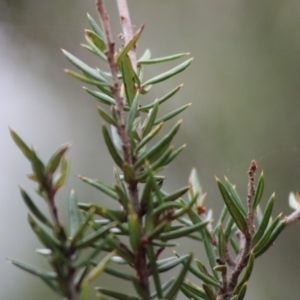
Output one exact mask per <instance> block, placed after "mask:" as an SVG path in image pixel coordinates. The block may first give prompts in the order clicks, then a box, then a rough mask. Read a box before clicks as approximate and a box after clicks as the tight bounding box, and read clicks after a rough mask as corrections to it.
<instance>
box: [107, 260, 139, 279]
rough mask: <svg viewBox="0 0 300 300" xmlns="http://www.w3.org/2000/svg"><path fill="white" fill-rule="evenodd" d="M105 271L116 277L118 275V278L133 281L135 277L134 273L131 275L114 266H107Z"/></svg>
mask: <svg viewBox="0 0 300 300" xmlns="http://www.w3.org/2000/svg"><path fill="white" fill-rule="evenodd" d="M125 263H126V261H125ZM105 273H107V274H110V275H112V276H114V277H118V278H120V279H123V280H127V281H131V282H132V281H133V278H134V276H133V275H129V274H127V273H124V272H121V271H120V270H118V269H114V268H111V267H106V268H105Z"/></svg>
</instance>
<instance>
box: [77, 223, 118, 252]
mask: <svg viewBox="0 0 300 300" xmlns="http://www.w3.org/2000/svg"><path fill="white" fill-rule="evenodd" d="M111 227H112V225H107V226H103V227H100V228H99V229H98V230H96V231H94V232H93V233H91V234H90V235H88V236H87V237H85V238H84V239H82V240H81V241H80V242H78V243H77V244H76V245H75V248H76V249H83V248H87V247H91V246H93V244H94V243H95V242H97V241H99V239H101V238H102V237H105V235H106V234H107V233H109V230H110V229H111Z"/></svg>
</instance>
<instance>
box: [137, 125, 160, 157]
mask: <svg viewBox="0 0 300 300" xmlns="http://www.w3.org/2000/svg"><path fill="white" fill-rule="evenodd" d="M163 124H164V123H163V122H161V123H159V124H158V125H156V126H155V127H154V128H153V129H152V130H151V131H150V132H149V133H148V134H147V135H146V136H145V137H144V138H143V139H142V140H141V141H140V143H138V145H137V146H136V148H135V149H134V150H135V152H136V153H138V151H139V150H140V149H141V148H143V147H144V146H145V145H146V144H147V143H148V142H149V141H151V140H152V138H153V137H155V136H156V134H157V133H158V132H159V131H160V130H161V128H162V126H163Z"/></svg>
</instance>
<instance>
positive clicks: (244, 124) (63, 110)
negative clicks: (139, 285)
mask: <svg viewBox="0 0 300 300" xmlns="http://www.w3.org/2000/svg"><path fill="white" fill-rule="evenodd" d="M106 3H107V8H108V10H109V11H110V13H111V15H112V16H111V18H112V22H113V30H114V34H115V36H116V35H117V34H118V33H119V32H120V26H119V22H118V20H117V12H116V8H115V1H106ZM129 5H130V10H131V16H132V21H133V23H134V24H135V25H136V26H137V27H138V26H139V25H140V24H141V23H142V22H145V23H146V29H145V32H144V35H143V37H142V39H141V40H140V42H139V45H138V53H139V55H141V53H142V52H143V51H144V50H145V49H146V48H148V47H149V48H150V49H151V51H152V54H153V56H156V57H159V56H164V55H168V54H172V53H178V52H187V51H189V52H191V53H192V55H193V56H194V57H195V60H194V62H193V64H192V66H191V67H190V68H189V69H188V70H187V71H185V72H184V73H182V74H180V75H179V76H177V77H175V78H174V79H172V80H170V81H168V82H167V83H166V84H159V85H157V86H155V87H154V88H153V92H151V93H150V96H148V97H146V98H145V101H151V100H153V99H155V98H156V97H160V96H162V95H164V94H165V93H167V92H168V91H169V90H170V89H172V88H174V87H175V86H177V85H178V84H180V83H181V82H184V83H185V86H184V88H183V89H182V91H180V92H179V93H178V94H177V95H176V97H175V98H174V99H173V101H171V102H167V104H165V106H164V107H163V109H164V112H163V111H162V112H161V114H163V113H165V112H167V111H169V110H170V109H171V106H173V107H174V108H176V107H179V106H181V105H183V104H186V103H189V102H192V103H193V105H192V107H191V108H190V109H188V110H187V111H186V112H184V113H183V115H182V117H183V120H184V123H183V126H182V128H181V131H180V133H179V134H178V137H177V138H176V144H177V145H180V144H182V143H187V144H188V147H187V148H186V150H185V152H184V153H183V154H182V155H181V156H180V157H179V158H178V159H177V160H176V161H175V162H174V163H173V164H172V165H171V167H170V168H169V169H167V170H166V171H165V174H166V176H167V178H168V180H167V181H166V185H165V188H166V189H167V190H172V189H174V188H176V187H179V186H183V185H185V184H186V183H187V178H188V176H189V173H190V170H191V168H192V167H196V168H197V170H198V172H199V175H200V178H201V182H202V185H203V188H204V190H205V191H207V192H208V197H207V202H206V205H207V207H212V208H213V209H214V210H215V218H217V217H218V212H219V211H220V209H221V207H222V201H221V198H220V195H219V193H218V190H217V186H216V184H215V180H214V175H217V176H218V177H220V178H223V175H226V176H227V177H228V178H230V180H231V181H232V182H234V183H236V184H237V187H238V190H239V192H240V194H241V196H243V198H244V199H246V192H247V169H248V166H249V164H250V161H251V160H252V159H256V160H257V162H258V165H259V168H260V171H261V170H264V173H265V177H266V191H265V198H264V200H265V201H266V200H267V198H268V197H269V196H270V195H271V193H272V192H273V191H275V192H276V198H277V203H276V207H275V212H274V214H275V213H279V212H280V211H283V212H284V214H288V213H289V212H290V210H289V208H288V204H287V199H288V194H289V192H290V191H297V190H300V180H299V174H300V170H299V166H300V139H299V130H300V118H299V113H300V101H299V95H300V84H299V78H300V2H299V1H296V0H286V1H279V0H274V1H267V0H260V1H258V0H252V1H245V0H244V1H241V0H239V1H237V0H229V1H214V0H213V1H200V0H197V1H196V0H189V1H179V0H164V1H159V0H151V1H146V0H129ZM86 12H89V13H90V14H92V15H93V16H94V17H96V14H95V9H94V1H76V0H73V1H71V0H52V1H38V0H14V1H12V0H1V1H0V45H1V47H0V66H1V68H0V82H1V96H0V136H1V148H0V166H1V169H0V171H1V172H0V178H1V180H0V185H1V186H0V187H1V209H0V236H1V247H0V269H1V272H0V277H1V278H0V295H1V299H6V300H21V299H31V300H37V299H41V298H42V297H43V298H44V299H47V300H48V299H53V300H56V299H59V298H58V297H56V296H55V295H53V294H52V292H51V291H49V290H48V288H47V287H45V286H44V285H43V284H42V283H41V282H40V281H38V279H36V278H34V277H32V276H27V275H26V274H25V273H24V272H22V271H19V270H17V269H16V268H15V267H13V266H11V265H9V264H8V263H7V262H6V260H5V259H6V258H7V257H12V258H17V259H20V260H22V261H26V262H28V263H33V264H37V265H39V266H41V267H45V266H46V264H45V262H44V260H43V259H42V258H41V257H39V256H38V255H37V254H34V249H35V248H37V247H39V246H40V245H39V243H38V242H37V240H36V239H35V236H34V235H33V233H32V232H31V231H30V229H29V226H28V225H27V221H26V214H27V210H26V208H25V206H24V204H23V203H22V200H21V198H20V195H19V192H18V184H21V185H22V186H24V187H25V188H26V189H27V190H28V191H30V194H31V195H34V192H33V189H32V188H33V186H32V185H31V184H30V183H29V182H28V180H27V179H26V177H25V174H26V173H28V172H30V166H29V164H28V162H27V161H26V160H25V158H23V157H22V155H21V153H20V152H19V150H18V149H17V148H16V147H15V145H14V144H13V142H12V140H11V138H10V136H9V134H8V126H12V127H13V128H14V129H16V131H17V132H18V133H19V134H20V135H21V136H22V137H23V138H24V139H25V141H27V142H28V143H32V144H34V145H35V146H36V147H37V148H38V152H39V153H40V155H41V157H42V158H44V159H46V158H48V157H49V156H50V155H51V153H52V152H53V151H54V150H55V149H56V148H57V147H58V146H59V145H60V144H62V143H64V142H67V141H72V144H73V146H72V148H71V150H70V152H69V158H70V160H71V174H70V178H69V180H68V184H67V187H66V189H65V190H64V191H63V192H61V193H60V194H59V195H58V196H59V197H58V198H59V199H58V202H59V206H60V207H61V208H62V212H61V213H62V215H63V213H65V212H66V205H67V201H66V199H67V195H68V192H69V190H70V189H71V188H75V190H76V191H77V194H78V196H79V199H80V200H81V201H86V202H88V201H95V202H97V201H107V199H102V198H101V199H100V196H99V193H97V192H95V191H94V190H93V189H92V188H90V187H88V186H86V185H84V184H82V183H81V182H79V180H77V179H76V178H75V175H76V174H83V175H86V176H89V177H92V178H93V177H97V178H100V179H101V180H105V181H107V182H111V181H112V160H111V159H110V158H109V156H108V155H107V151H106V149H105V147H104V144H103V140H102V137H101V134H100V125H101V120H100V118H99V117H98V115H97V111H96V109H95V108H96V101H94V100H93V99H92V98H91V97H90V96H89V95H87V94H85V92H84V91H83V90H81V88H80V83H79V82H76V81H75V80H73V79H72V78H70V77H68V76H67V75H65V74H64V73H63V68H65V67H69V68H70V67H71V66H70V64H69V63H68V61H67V60H66V59H65V58H64V57H63V55H62V53H61V51H60V48H65V49H67V50H68V51H70V52H72V53H73V54H74V55H76V56H78V57H80V58H81V59H83V60H84V61H86V62H89V63H90V64H91V65H92V66H96V65H98V63H99V62H98V61H97V60H96V58H95V57H93V56H92V55H90V54H89V53H87V51H85V50H84V49H82V48H81V47H80V46H79V44H80V43H82V42H84V34H83V29H84V28H87V27H88V25H87V18H86ZM172 66H173V65H172V64H171V63H170V64H167V63H166V65H160V66H153V67H149V68H148V71H147V73H146V76H147V78H149V77H151V76H154V75H156V74H158V73H159V72H161V71H163V70H167V69H169V68H170V67H172ZM41 205H43V203H42V204H41ZM44 208H46V207H44ZM64 219H66V222H67V216H64ZM299 232H300V223H297V224H294V225H293V226H291V227H290V228H288V229H287V230H285V231H284V232H283V234H282V236H281V237H280V238H279V239H278V240H277V242H276V244H275V246H274V247H273V248H271V250H269V252H268V253H267V254H265V255H264V256H262V257H260V258H259V259H258V260H257V263H256V265H255V269H254V275H253V276H252V278H251V281H250V284H249V292H248V295H247V297H246V299H248V300H249V299H264V300H269V299H270V300H271V299H272V300H274V299H275V300H276V299H289V300H296V299H299V295H298V294H299V293H298V291H299V278H300V260H299V259H298V253H299V250H300V238H299ZM181 243H182V245H181V248H180V249H181V250H180V251H181V252H182V253H183V252H187V251H189V249H192V250H194V251H195V253H196V256H197V257H200V258H203V257H204V253H203V247H202V245H199V244H195V243H192V242H190V241H189V240H183V241H182V242H181ZM169 254H170V253H169ZM105 280H106V281H105V283H104V285H111V286H113V283H112V282H111V278H110V277H105ZM102 284H103V283H102ZM124 288H125V287H124ZM128 289H130V287H128ZM178 299H184V298H183V297H181V296H180V297H178Z"/></svg>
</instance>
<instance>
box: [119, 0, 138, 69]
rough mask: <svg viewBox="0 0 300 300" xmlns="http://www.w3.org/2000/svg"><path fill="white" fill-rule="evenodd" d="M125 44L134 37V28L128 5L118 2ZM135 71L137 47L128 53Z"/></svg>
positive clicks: (123, 0)
mask: <svg viewBox="0 0 300 300" xmlns="http://www.w3.org/2000/svg"><path fill="white" fill-rule="evenodd" d="M117 4H118V10H119V15H120V19H121V25H122V30H123V38H124V42H125V43H126V44H127V43H128V42H129V41H130V40H131V39H132V37H133V26H132V24H131V20H130V15H129V10H128V4H127V1H126V0H117ZM128 55H129V58H130V60H131V64H132V67H133V69H134V70H135V71H136V68H137V67H136V60H137V59H136V47H134V48H133V49H131V50H130V51H129V53H128Z"/></svg>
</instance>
